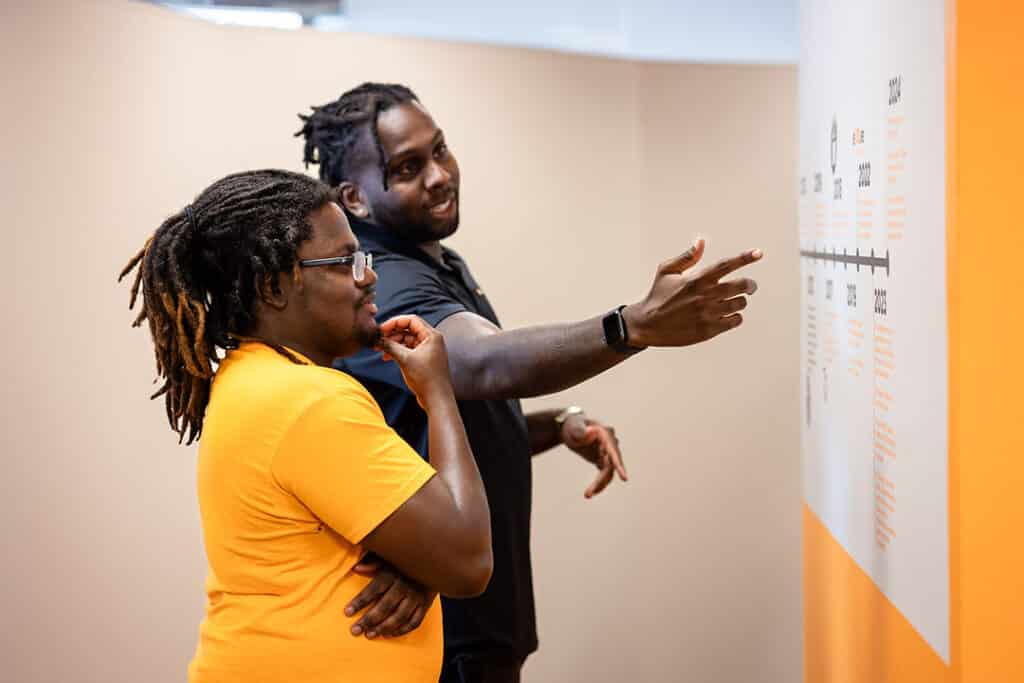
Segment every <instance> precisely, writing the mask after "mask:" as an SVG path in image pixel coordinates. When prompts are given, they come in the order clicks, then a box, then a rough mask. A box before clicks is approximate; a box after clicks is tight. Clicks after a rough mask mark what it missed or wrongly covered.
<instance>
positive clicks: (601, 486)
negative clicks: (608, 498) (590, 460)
mask: <svg viewBox="0 0 1024 683" xmlns="http://www.w3.org/2000/svg"><path fill="white" fill-rule="evenodd" d="M614 478H615V468H614V467H613V466H612V464H611V462H608V463H607V464H605V466H604V467H602V468H601V471H600V472H598V473H597V476H596V477H594V481H593V482H591V484H590V486H589V487H587V490H586V491H585V492H584V493H583V497H584V498H593V497H594V496H596V495H597V494H599V493H601V491H604V490H605V488H607V487H608V484H610V483H611V481H612V479H614Z"/></svg>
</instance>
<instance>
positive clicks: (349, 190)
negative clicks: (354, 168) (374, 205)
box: [338, 180, 370, 218]
mask: <svg viewBox="0 0 1024 683" xmlns="http://www.w3.org/2000/svg"><path fill="white" fill-rule="evenodd" d="M338 196H339V197H340V198H341V205H342V207H344V209H345V210H346V211H348V212H349V213H350V214H352V215H353V216H355V217H356V218H368V217H369V215H370V203H369V202H368V201H366V193H365V192H363V190H362V188H361V187H359V186H358V185H356V184H355V183H353V182H351V181H348V180H346V181H344V182H342V183H341V185H338Z"/></svg>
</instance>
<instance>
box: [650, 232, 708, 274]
mask: <svg viewBox="0 0 1024 683" xmlns="http://www.w3.org/2000/svg"><path fill="white" fill-rule="evenodd" d="M702 256H704V238H702V237H698V238H697V241H695V242H694V243H693V246H691V247H690V248H689V249H687V250H686V251H684V252H683V253H682V254H680V255H679V256H676V257H675V258H671V259H669V260H668V261H663V262H662V263H660V264H659V265H658V275H666V274H669V273H675V274H678V273H682V272H683V271H685V270H687V269H688V268H692V267H693V266H694V265H696V263H697V262H698V261H700V259H701V257H702Z"/></svg>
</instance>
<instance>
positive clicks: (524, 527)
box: [335, 219, 537, 658]
mask: <svg viewBox="0 0 1024 683" xmlns="http://www.w3.org/2000/svg"><path fill="white" fill-rule="evenodd" d="M350 222H351V224H352V229H353V230H354V231H355V233H356V236H357V237H358V238H359V242H360V245H361V248H362V249H363V250H364V251H369V252H371V253H372V254H373V269H374V271H376V273H377V277H378V281H377V306H378V308H379V312H378V314H377V319H378V320H379V321H381V322H383V321H384V320H387V319H388V318H391V317H394V316H396V315H400V314H409V313H412V314H415V315H418V316H420V317H421V318H423V319H424V320H425V321H427V322H428V323H429V324H430V325H433V326H437V325H438V324H439V323H440V322H441V321H442V320H444V319H445V318H447V317H448V316H450V315H453V314H455V313H460V312H462V311H470V312H472V313H476V314H477V315H480V316H483V317H484V318H487V319H488V320H490V321H491V322H492V323H494V324H495V325H499V326H500V324H499V322H498V316H497V315H496V314H495V312H494V309H493V308H491V305H490V303H488V301H487V297H486V296H485V295H484V293H483V291H482V290H481V289H480V286H479V285H478V284H477V281H476V280H475V279H474V278H473V276H472V275H471V274H470V272H469V269H468V268H467V267H466V263H465V261H463V260H462V258H460V257H459V255H458V254H456V253H455V252H454V251H452V250H451V249H447V248H445V249H444V250H443V259H444V263H443V264H442V263H438V262H437V261H435V260H434V259H433V258H431V257H430V256H428V255H427V254H426V253H425V252H423V251H421V250H420V249H419V248H417V247H416V246H415V245H412V244H409V243H408V242H405V241H403V240H401V239H400V238H398V237H396V236H395V235H393V234H392V233H391V232H390V231H388V230H386V229H383V228H379V227H377V226H373V225H369V224H366V223H363V222H361V221H358V220H351V219H350ZM335 367H336V368H338V369H339V370H342V371H344V372H347V373H349V374H350V375H352V376H353V377H355V378H357V379H358V380H359V381H360V382H362V383H363V384H364V385H365V386H366V388H367V389H368V390H369V391H370V393H371V394H373V396H374V398H375V399H376V400H377V403H379V404H380V407H381V410H382V411H383V413H384V418H385V419H386V420H387V422H388V424H389V425H391V427H392V428H394V429H395V431H396V432H398V434H399V435H400V436H401V437H402V438H403V439H405V440H406V441H407V442H408V443H409V444H411V445H412V447H413V448H415V449H416V451H417V452H418V453H419V454H420V455H422V456H423V457H424V458H426V457H427V454H428V450H427V437H428V429H427V416H426V414H425V413H424V412H423V410H422V409H421V408H420V406H419V404H418V403H417V402H416V397H415V396H414V395H413V393H412V392H411V391H410V390H409V387H408V386H406V384H405V382H404V381H403V380H402V374H401V372H400V371H399V369H398V365H397V364H395V363H394V362H385V361H384V360H382V359H381V355H380V353H379V352H375V351H371V350H364V351H362V352H360V353H359V354H357V355H355V356H350V357H348V358H344V359H340V360H339V361H337V362H336V364H335ZM458 405H459V412H460V413H461V415H462V421H463V423H464V424H465V426H466V435H467V436H468V437H469V444H470V446H471V447H472V449H473V455H474V456H475V457H476V462H477V467H478V468H479V470H480V477H481V479H483V483H484V488H485V489H486V490H487V500H488V502H489V503H490V510H491V539H492V543H493V548H494V572H493V574H492V575H491V582H490V584H489V585H488V586H487V590H486V591H484V593H483V595H480V596H479V597H476V598H469V599H464V600H456V599H448V598H444V599H443V612H444V636H445V656H446V658H448V657H452V656H454V655H457V654H461V653H467V652H471V653H486V654H496V655H509V656H512V657H526V655H528V654H530V653H531V652H533V651H534V650H536V649H537V627H536V618H535V612H534V602H533V577H532V573H531V569H530V505H531V493H532V469H531V467H532V466H531V453H530V441H529V437H528V434H527V428H526V418H525V417H524V416H523V410H522V406H521V405H520V403H519V401H518V400H517V399H511V400H494V401H459V402H458Z"/></svg>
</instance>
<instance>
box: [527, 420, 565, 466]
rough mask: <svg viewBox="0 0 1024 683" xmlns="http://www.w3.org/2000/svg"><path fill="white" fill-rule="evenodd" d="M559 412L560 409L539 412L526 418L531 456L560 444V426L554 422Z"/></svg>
mask: <svg viewBox="0 0 1024 683" xmlns="http://www.w3.org/2000/svg"><path fill="white" fill-rule="evenodd" d="M561 412H562V411H561V409H555V410H540V411H537V412H535V413H530V414H528V415H527V416H526V429H527V431H528V432H529V435H530V454H531V455H540V454H541V453H543V452H544V451H547V450H551V449H552V448H554V447H555V446H560V445H561V444H562V426H561V425H560V424H558V423H556V422H555V417H556V416H558V414H559V413H561Z"/></svg>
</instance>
